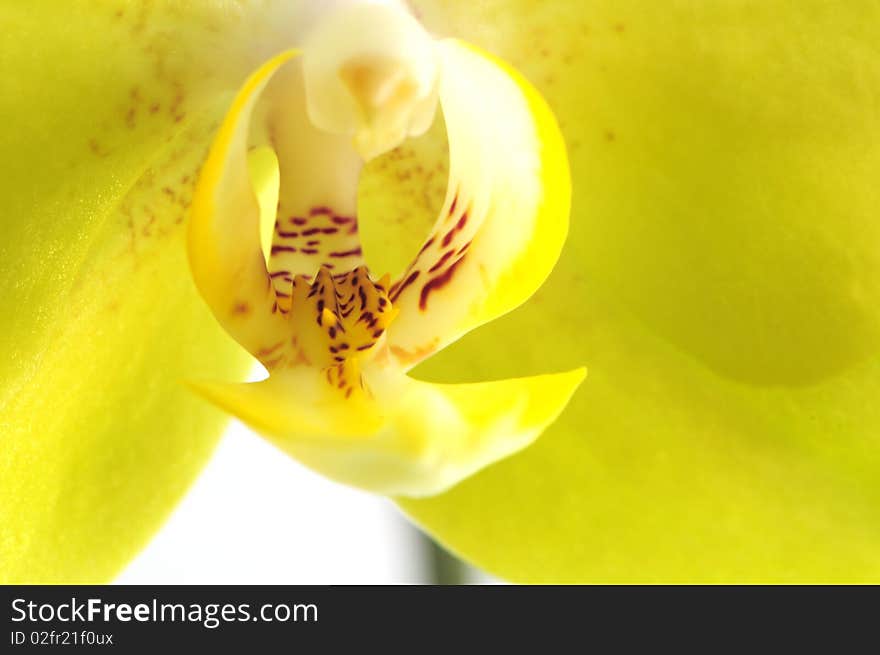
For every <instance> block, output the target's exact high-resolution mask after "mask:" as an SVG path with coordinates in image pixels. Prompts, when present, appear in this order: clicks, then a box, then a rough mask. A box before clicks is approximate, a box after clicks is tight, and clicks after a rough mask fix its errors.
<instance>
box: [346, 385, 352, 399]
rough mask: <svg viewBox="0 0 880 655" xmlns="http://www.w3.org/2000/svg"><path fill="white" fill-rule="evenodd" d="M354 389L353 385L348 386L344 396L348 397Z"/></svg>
mask: <svg viewBox="0 0 880 655" xmlns="http://www.w3.org/2000/svg"><path fill="white" fill-rule="evenodd" d="M352 391H354V387H349V388H348V390H347V391H346V392H345V398H346V399H348V398H349V397H350V396H351V392H352Z"/></svg>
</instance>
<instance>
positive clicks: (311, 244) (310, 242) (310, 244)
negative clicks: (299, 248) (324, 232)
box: [306, 239, 321, 246]
mask: <svg viewBox="0 0 880 655" xmlns="http://www.w3.org/2000/svg"><path fill="white" fill-rule="evenodd" d="M319 243H321V242H320V241H319V240H317V239H315V240H312V241H306V245H307V246H317V245H318V244H319Z"/></svg>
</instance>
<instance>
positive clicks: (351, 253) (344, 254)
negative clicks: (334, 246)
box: [330, 248, 361, 257]
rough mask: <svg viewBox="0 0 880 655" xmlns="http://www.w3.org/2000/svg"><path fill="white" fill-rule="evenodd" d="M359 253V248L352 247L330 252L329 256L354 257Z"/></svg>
mask: <svg viewBox="0 0 880 655" xmlns="http://www.w3.org/2000/svg"><path fill="white" fill-rule="evenodd" d="M360 254H361V249H360V248H352V249H351V250H343V251H335V252H331V253H330V257H355V256H357V255H360Z"/></svg>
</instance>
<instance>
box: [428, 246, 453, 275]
mask: <svg viewBox="0 0 880 655" xmlns="http://www.w3.org/2000/svg"><path fill="white" fill-rule="evenodd" d="M454 254H455V251H454V250H447V251H446V252H445V253H443V256H442V257H441V258H440V260H439V261H438V262H437V263H436V264H434V265H433V266H432V267H431V268H429V269H428V273H433V272H434V271H436V270H437V269H439V268H440V267H442V266H443V264H445V263H446V262H447V261H448V260H449V258H450V257H452V255H454Z"/></svg>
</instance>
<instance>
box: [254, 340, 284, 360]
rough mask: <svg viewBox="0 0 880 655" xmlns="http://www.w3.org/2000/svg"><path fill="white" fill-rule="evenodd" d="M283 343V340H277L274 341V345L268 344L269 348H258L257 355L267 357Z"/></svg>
mask: <svg viewBox="0 0 880 655" xmlns="http://www.w3.org/2000/svg"><path fill="white" fill-rule="evenodd" d="M283 343H284V342H283V341H279V342H278V343H276V344H275V345H274V346H270V347H269V348H262V349H260V350H258V351H257V357H268V356H269V355H271V354H272V353H273V352H275V351H276V350H278V349H279V348H280V347H281V345H282V344H283Z"/></svg>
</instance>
